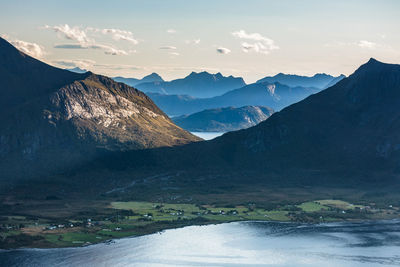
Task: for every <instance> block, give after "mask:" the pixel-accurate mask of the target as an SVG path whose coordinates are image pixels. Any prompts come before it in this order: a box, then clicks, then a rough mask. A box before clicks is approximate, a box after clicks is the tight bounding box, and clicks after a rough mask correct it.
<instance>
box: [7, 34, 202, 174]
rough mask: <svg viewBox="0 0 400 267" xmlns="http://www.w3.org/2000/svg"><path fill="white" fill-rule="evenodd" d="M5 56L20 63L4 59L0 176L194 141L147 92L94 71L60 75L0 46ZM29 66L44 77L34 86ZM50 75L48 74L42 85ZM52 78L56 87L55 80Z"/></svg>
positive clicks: (10, 49)
mask: <svg viewBox="0 0 400 267" xmlns="http://www.w3.org/2000/svg"><path fill="white" fill-rule="evenodd" d="M3 42H4V41H3ZM3 46H6V48H7V49H3ZM4 53H8V54H7V57H8V58H13V57H12V55H13V54H14V58H13V60H8V63H10V62H11V61H12V62H13V64H14V65H20V66H16V67H13V68H10V69H7V66H3V65H4V64H5V63H4V62H1V65H2V67H1V68H0V70H1V71H3V72H2V73H0V75H1V76H2V77H3V78H4V79H5V80H3V83H4V85H5V86H2V87H1V94H2V95H3V96H4V97H5V98H6V99H8V100H9V103H5V104H8V105H9V108H3V109H2V110H1V112H0V118H1V122H2V127H1V129H0V145H1V146H0V165H1V168H2V170H3V169H4V170H7V171H5V172H3V173H2V175H5V173H7V175H9V176H12V175H13V173H14V172H15V171H17V173H18V174H17V175H15V176H21V177H23V176H25V175H26V174H30V173H32V174H33V173H34V172H32V169H34V170H42V171H49V170H53V169H60V168H61V169H62V168H64V167H68V166H71V165H74V164H81V163H82V162H85V161H86V160H90V159H91V158H93V157H96V155H98V153H99V151H109V150H112V151H125V150H132V149H144V148H155V147H162V146H174V145H180V144H186V143H189V142H193V141H198V140H199V138H197V137H195V136H193V135H191V134H190V133H189V132H187V131H185V130H182V129H181V128H179V127H178V126H176V125H175V124H174V123H173V122H172V121H171V120H170V119H169V118H168V116H166V115H165V114H164V113H163V112H162V111H161V110H160V109H159V108H158V107H157V106H156V105H155V104H154V103H153V102H152V101H151V100H150V99H149V98H148V97H147V96H146V95H145V94H144V93H142V92H140V91H138V90H136V89H134V88H132V87H129V86H127V85H125V84H123V83H117V82H115V81H113V80H112V79H110V78H107V77H104V76H100V75H95V74H92V73H86V74H74V73H71V72H68V71H64V70H59V69H57V68H54V67H51V66H49V65H46V64H44V63H42V62H40V61H37V60H35V59H32V58H30V57H29V56H27V55H23V56H21V52H19V51H18V50H16V49H15V48H10V47H9V45H8V44H7V43H6V44H4V45H2V46H0V56H1V55H2V54H4ZM10 53H11V54H10ZM29 69H33V70H35V71H38V69H39V70H43V73H45V74H46V75H44V76H42V79H40V82H36V80H37V79H36V77H35V76H32V75H30V74H28V73H29ZM5 70H7V73H6V71H5ZM25 70H26V71H25ZM40 73H42V72H38V75H40ZM43 73H42V74H43ZM48 73H50V74H52V75H53V76H52V77H49V79H50V80H49V82H47V83H46V77H47V74H48ZM71 74H72V75H71ZM57 75H58V77H59V80H60V81H61V82H60V81H58V80H57V79H56V77H54V76H57ZM74 75H75V76H74ZM7 77H8V78H7ZM18 77H19V78H18ZM14 80H15V81H17V82H13V81H14ZM31 90H34V92H31ZM3 100H4V99H3ZM10 102H11V103H12V105H11V104H10Z"/></svg>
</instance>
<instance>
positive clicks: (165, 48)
mask: <svg viewBox="0 0 400 267" xmlns="http://www.w3.org/2000/svg"><path fill="white" fill-rule="evenodd" d="M160 49H164V50H176V47H175V46H161V47H160Z"/></svg>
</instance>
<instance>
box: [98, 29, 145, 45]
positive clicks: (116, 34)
mask: <svg viewBox="0 0 400 267" xmlns="http://www.w3.org/2000/svg"><path fill="white" fill-rule="evenodd" d="M101 33H102V34H111V36H112V38H113V39H114V40H115V41H120V40H123V41H128V42H130V43H132V44H134V45H136V44H138V43H139V41H138V40H136V39H135V38H133V33H132V32H130V31H124V30H119V29H102V30H101Z"/></svg>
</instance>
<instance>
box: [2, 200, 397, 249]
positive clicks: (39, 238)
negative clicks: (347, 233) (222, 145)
mask: <svg viewBox="0 0 400 267" xmlns="http://www.w3.org/2000/svg"><path fill="white" fill-rule="evenodd" d="M107 207H108V208H111V209H112V213H109V214H108V215H105V214H102V213H98V214H93V215H91V216H90V217H86V216H84V217H69V218H64V219H63V218H59V219H55V220H53V221H48V220H46V219H41V218H37V219H36V220H32V219H31V218H30V217H28V216H16V215H14V216H8V217H3V218H6V219H7V222H8V224H7V225H6V226H7V227H8V228H6V229H5V228H4V225H5V224H4V223H3V230H2V231H1V232H0V249H6V250H9V249H11V250H12V249H18V248H43V249H49V248H62V247H85V246H90V245H93V244H98V243H105V242H110V241H112V240H116V239H120V238H126V237H131V238H132V237H138V236H144V235H149V234H154V233H158V232H162V231H165V230H169V229H178V228H182V227H186V226H196V225H197V226H202V225H210V224H214V225H216V224H221V223H231V222H246V221H247V222H249V221H252V222H278V223H297V224H316V225H317V224H321V223H337V222H353V223H354V222H356V223H357V222H363V221H364V222H366V221H379V220H391V219H400V208H398V207H390V209H382V208H370V207H369V206H362V205H354V204H351V203H348V202H345V201H341V200H318V201H310V202H304V203H301V204H298V205H286V206H281V207H279V208H276V209H265V208H262V207H257V206H256V204H248V205H241V206H232V207H218V206H210V205H197V204H188V203H184V204H182V203H180V204H177V203H175V204H173V203H154V202H134V201H128V202H111V203H109V204H108V206H107ZM11 223H13V224H11ZM13 227H14V228H13ZM17 227H18V228H17Z"/></svg>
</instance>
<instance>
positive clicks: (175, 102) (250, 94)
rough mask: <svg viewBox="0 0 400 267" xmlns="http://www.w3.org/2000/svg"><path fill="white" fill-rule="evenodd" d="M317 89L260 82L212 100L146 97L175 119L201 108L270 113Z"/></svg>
mask: <svg viewBox="0 0 400 267" xmlns="http://www.w3.org/2000/svg"><path fill="white" fill-rule="evenodd" d="M320 90H321V89H318V88H313V87H310V88H305V87H299V86H298V87H289V86H287V85H283V84H280V83H278V82H276V83H268V82H263V83H253V84H249V85H246V86H244V87H241V88H238V89H235V90H231V91H229V92H227V93H225V94H223V95H221V96H216V97H212V98H194V97H191V96H182V95H164V94H154V93H147V95H148V96H149V97H150V98H151V99H152V100H153V101H154V102H155V103H156V104H157V105H158V106H159V107H160V108H161V109H162V110H164V112H166V113H167V114H169V115H173V116H179V115H185V114H191V113H194V112H199V111H202V110H204V109H213V108H221V107H230V106H232V107H242V106H267V107H270V108H272V109H274V110H280V109H282V108H284V107H286V106H288V105H291V104H293V103H296V102H298V101H300V100H302V99H304V98H306V97H307V96H309V95H311V94H314V93H317V92H319V91H320Z"/></svg>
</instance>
